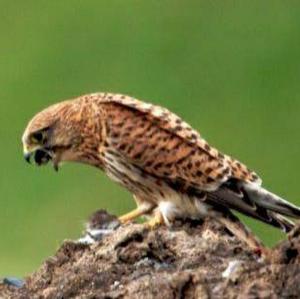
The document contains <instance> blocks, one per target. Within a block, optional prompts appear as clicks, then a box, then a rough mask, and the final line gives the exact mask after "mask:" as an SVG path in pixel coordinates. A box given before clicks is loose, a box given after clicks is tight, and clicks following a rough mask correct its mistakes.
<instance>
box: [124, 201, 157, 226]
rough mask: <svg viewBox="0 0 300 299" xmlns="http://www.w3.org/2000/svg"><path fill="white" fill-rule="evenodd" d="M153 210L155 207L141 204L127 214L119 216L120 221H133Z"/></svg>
mask: <svg viewBox="0 0 300 299" xmlns="http://www.w3.org/2000/svg"><path fill="white" fill-rule="evenodd" d="M152 210H153V207H152V206H150V205H146V204H145V205H144V204H141V205H139V206H138V207H137V208H136V209H134V210H133V211H131V212H129V213H127V214H125V215H122V216H120V217H119V221H120V222H121V223H126V222H129V221H132V220H134V219H136V218H138V217H140V216H143V215H145V214H147V213H149V212H151V211H152Z"/></svg>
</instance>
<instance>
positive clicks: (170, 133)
mask: <svg viewBox="0 0 300 299" xmlns="http://www.w3.org/2000/svg"><path fill="white" fill-rule="evenodd" d="M22 142H23V146H24V157H25V159H26V160H27V161H29V162H30V160H31V157H32V156H33V158H34V161H35V162H36V164H37V165H42V164H47V163H48V162H49V161H51V162H52V163H53V166H54V168H55V169H56V170H57V169H58V167H59V165H60V163H61V162H63V161H73V162H81V163H86V164H89V165H91V166H95V167H97V168H99V169H101V170H103V171H104V172H105V173H106V174H107V175H108V176H109V177H110V178H111V179H112V180H113V181H115V182H117V183H119V184H121V185H122V186H124V187H125V188H127V189H128V190H129V191H130V192H131V193H132V194H133V196H134V199H135V201H136V204H137V208H136V209H135V210H133V211H131V212H129V213H127V214H125V215H123V216H121V217H120V218H119V219H120V221H121V222H128V221H132V220H134V219H135V218H137V217H139V216H142V215H146V216H147V215H148V216H149V217H150V220H149V221H148V222H147V225H149V226H150V227H152V228H153V227H155V226H156V225H159V224H166V225H171V223H172V222H173V221H174V220H175V219H177V218H182V219H185V218H203V217H209V218H212V219H215V220H216V221H218V222H220V223H221V224H223V225H225V226H226V228H227V229H228V230H229V231H231V232H232V233H233V234H234V235H236V236H237V237H238V238H240V239H241V240H242V241H244V242H246V243H247V244H248V245H249V246H250V247H251V248H253V249H254V250H261V249H262V248H264V247H263V245H262V243H261V241H260V240H258V238H256V237H255V235H254V234H252V233H251V232H250V231H249V230H248V229H247V228H246V227H245V226H244V225H243V224H242V223H241V222H240V221H239V219H238V218H237V217H236V216H235V215H234V214H233V212H232V210H235V211H238V212H241V213H243V214H245V215H247V216H250V217H253V218H256V219H258V220H260V221H263V222H265V223H267V224H270V225H272V226H275V227H277V228H280V229H282V230H283V231H285V232H289V231H290V230H291V229H292V228H293V227H294V223H293V222H292V221H291V220H289V219H288V218H287V217H286V216H288V217H292V218H300V209H299V208H298V207H296V206H295V205H293V204H291V203H289V202H287V201H286V200H284V199H282V198H280V197H279V196H277V195H275V194H273V193H271V192H269V191H267V190H266V189H264V188H263V187H262V186H261V179H260V178H259V177H258V175H257V174H256V173H255V172H253V171H251V170H249V169H248V168H247V167H246V166H245V165H244V164H242V163H241V162H239V161H237V160H235V159H233V158H231V157H229V156H227V155H225V154H223V153H221V152H219V151H218V150H217V149H215V148H214V147H212V146H210V145H209V144H208V143H207V142H206V141H205V140H204V139H203V138H202V137H201V136H200V134H199V133H198V132H197V131H196V130H194V129H193V128H192V127H191V126H190V125H188V124H187V123H186V122H184V121H183V120H182V119H181V118H180V117H178V116H177V115H175V114H173V113H171V112H170V111H169V110H167V109H166V108H163V107H159V106H155V105H152V104H149V103H145V102H142V101H139V100H137V99H134V98H132V97H129V96H126V95H121V94H112V93H93V94H88V95H84V96H81V97H78V98H75V99H72V100H67V101H64V102H61V103H58V104H55V105H53V106H50V107H48V108H46V109H45V110H43V111H41V112H40V113H38V114H36V115H35V116H34V117H33V119H32V120H31V121H30V122H29V124H28V125H27V128H26V129H25V132H24V134H23V137H22Z"/></svg>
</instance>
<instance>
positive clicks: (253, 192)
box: [242, 183, 300, 219]
mask: <svg viewBox="0 0 300 299" xmlns="http://www.w3.org/2000/svg"><path fill="white" fill-rule="evenodd" d="M242 188H243V189H244V192H246V194H247V195H248V197H249V198H250V199H251V200H252V201H254V202H255V203H256V204H257V205H259V206H261V207H263V208H266V209H267V210H271V211H273V212H275V213H278V214H280V215H285V216H289V217H292V218H298V219H299V218H300V208H299V207H297V206H295V205H293V204H292V203H290V202H288V201H286V200H284V199H283V198H281V197H279V196H278V195H276V194H273V193H271V192H269V191H268V190H266V189H264V188H263V187H261V186H258V185H256V184H251V183H243V185H242Z"/></svg>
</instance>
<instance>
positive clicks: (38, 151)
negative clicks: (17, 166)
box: [24, 146, 58, 171]
mask: <svg viewBox="0 0 300 299" xmlns="http://www.w3.org/2000/svg"><path fill="white" fill-rule="evenodd" d="M31 157H33V158H34V162H35V164H36V165H38V166H41V165H45V164H47V163H48V162H49V161H52V162H53V167H54V169H55V170H56V171H57V170H58V163H57V162H55V159H53V153H52V152H51V151H49V150H45V149H43V148H35V149H31V150H29V149H28V148H27V147H26V146H24V159H25V161H26V162H27V163H29V164H31Z"/></svg>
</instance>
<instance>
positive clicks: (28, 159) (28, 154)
mask: <svg viewBox="0 0 300 299" xmlns="http://www.w3.org/2000/svg"><path fill="white" fill-rule="evenodd" d="M31 156H32V153H25V152H24V159H25V161H26V162H27V163H29V164H31Z"/></svg>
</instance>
